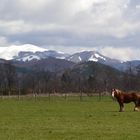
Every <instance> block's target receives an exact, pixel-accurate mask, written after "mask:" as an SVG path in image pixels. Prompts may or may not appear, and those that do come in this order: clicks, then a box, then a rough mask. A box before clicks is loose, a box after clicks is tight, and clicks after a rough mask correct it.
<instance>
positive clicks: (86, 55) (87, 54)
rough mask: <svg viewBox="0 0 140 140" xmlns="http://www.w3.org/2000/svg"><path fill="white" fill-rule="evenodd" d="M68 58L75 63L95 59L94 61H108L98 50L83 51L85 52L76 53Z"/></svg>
mask: <svg viewBox="0 0 140 140" xmlns="http://www.w3.org/2000/svg"><path fill="white" fill-rule="evenodd" d="M66 59H67V60H68V61H72V62H75V63H79V62H86V61H94V62H99V61H106V57H105V56H103V55H101V54H100V53H98V52H96V51H83V52H79V53H75V54H73V55H71V56H69V57H67V58H66Z"/></svg>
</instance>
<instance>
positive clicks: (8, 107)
mask: <svg viewBox="0 0 140 140" xmlns="http://www.w3.org/2000/svg"><path fill="white" fill-rule="evenodd" d="M133 107H134V105H133V104H128V105H126V106H125V109H126V111H125V112H121V113H120V112H118V109H119V108H118V104H117V102H115V101H112V99H111V98H110V97H102V99H101V100H100V101H99V98H98V97H97V96H96V97H83V100H82V101H80V99H79V97H68V98H67V99H66V100H65V98H64V97H51V99H50V100H49V99H48V98H47V97H40V98H37V100H35V99H34V98H27V97H26V98H21V100H18V99H16V98H11V99H8V98H6V99H0V140H138V139H140V112H133Z"/></svg>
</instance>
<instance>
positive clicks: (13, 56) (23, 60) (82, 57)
mask: <svg viewBox="0 0 140 140" xmlns="http://www.w3.org/2000/svg"><path fill="white" fill-rule="evenodd" d="M0 57H1V58H2V59H6V60H11V61H13V62H14V63H17V64H22V65H23V64H24V65H26V67H27V66H28V65H31V64H32V63H33V64H36V65H37V64H39V65H40V67H41V63H40V62H39V61H40V60H41V61H43V62H45V61H46V65H50V64H51V62H52V63H53V64H54V63H57V64H58V63H59V64H60V63H62V61H63V65H67V66H68V63H69V62H70V66H71V65H72V64H77V63H82V62H88V61H93V62H96V63H101V64H105V65H108V66H111V67H113V68H116V69H118V70H120V71H127V70H129V69H130V68H131V70H132V71H133V72H134V73H136V72H137V69H138V68H139V67H140V61H139V60H135V61H123V62H122V61H121V60H118V59H112V58H109V57H107V56H104V55H102V54H100V53H99V52H97V51H83V52H78V53H74V54H68V53H63V52H58V51H54V50H47V49H44V48H40V47H37V46H34V45H30V44H27V45H22V46H11V47H9V48H8V47H1V48H0ZM2 59H1V61H0V63H1V62H2V61H4V60H2ZM64 62H65V63H64ZM43 64H44V63H43ZM43 64H42V65H43ZM61 66H62V64H61V65H59V67H61ZM67 66H66V67H67Z"/></svg>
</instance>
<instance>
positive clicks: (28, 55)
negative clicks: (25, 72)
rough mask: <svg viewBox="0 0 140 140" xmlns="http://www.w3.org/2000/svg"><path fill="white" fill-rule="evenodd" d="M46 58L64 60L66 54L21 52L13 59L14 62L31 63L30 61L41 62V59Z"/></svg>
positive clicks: (50, 51)
mask: <svg viewBox="0 0 140 140" xmlns="http://www.w3.org/2000/svg"><path fill="white" fill-rule="evenodd" d="M48 57H53V58H57V59H65V58H66V57H68V54H65V53H62V52H57V51H52V50H49V51H43V52H40V51H36V52H30V51H28V52H25V51H21V52H19V53H18V55H17V56H15V57H14V60H18V61H24V62H25V61H31V60H41V59H46V58H48Z"/></svg>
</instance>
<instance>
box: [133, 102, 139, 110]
mask: <svg viewBox="0 0 140 140" xmlns="http://www.w3.org/2000/svg"><path fill="white" fill-rule="evenodd" d="M139 107H140V103H139V101H136V102H135V108H134V111H139Z"/></svg>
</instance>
